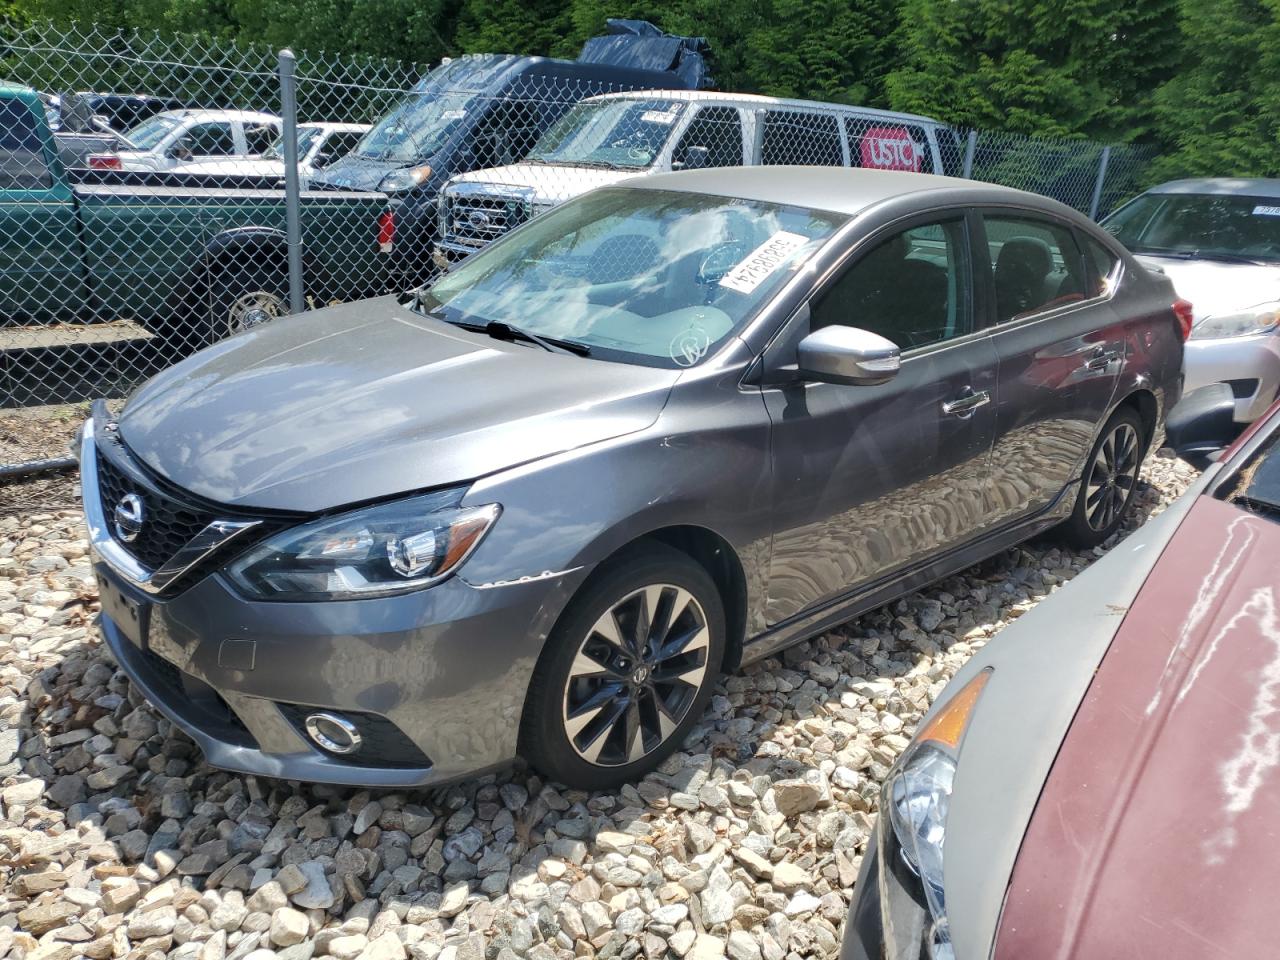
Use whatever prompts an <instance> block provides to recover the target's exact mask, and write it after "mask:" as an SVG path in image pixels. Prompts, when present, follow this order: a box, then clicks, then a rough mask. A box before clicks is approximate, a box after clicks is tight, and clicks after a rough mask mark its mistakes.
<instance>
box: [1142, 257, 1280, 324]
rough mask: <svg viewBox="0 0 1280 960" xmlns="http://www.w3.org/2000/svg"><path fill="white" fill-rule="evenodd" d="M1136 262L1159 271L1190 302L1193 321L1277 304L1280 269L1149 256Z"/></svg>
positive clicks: (1279, 290) (1266, 266)
mask: <svg viewBox="0 0 1280 960" xmlns="http://www.w3.org/2000/svg"><path fill="white" fill-rule="evenodd" d="M1138 259H1139V260H1140V261H1141V262H1142V263H1144V264H1147V265H1148V266H1154V267H1158V268H1159V269H1160V270H1161V271H1163V272H1164V275H1165V276H1167V277H1168V278H1169V279H1170V280H1172V281H1173V288H1174V289H1175V290H1176V291H1177V292H1178V296H1180V297H1182V298H1183V299H1185V300H1190V301H1191V306H1192V315H1193V316H1194V318H1195V319H1196V320H1200V319H1203V318H1204V317H1209V316H1215V315H1218V316H1221V315H1222V314H1224V313H1231V312H1233V311H1236V310H1247V309H1248V308H1249V307H1256V306H1257V305H1258V304H1260V303H1267V302H1268V301H1271V300H1280V266H1276V265H1271V264H1260V265H1255V264H1249V263H1219V262H1217V261H1214V260H1179V259H1177V258H1174V257H1155V256H1150V255H1148V254H1143V255H1142V256H1140V257H1138Z"/></svg>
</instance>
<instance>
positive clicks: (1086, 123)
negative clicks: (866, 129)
mask: <svg viewBox="0 0 1280 960" xmlns="http://www.w3.org/2000/svg"><path fill="white" fill-rule="evenodd" d="M1175 2H1176V0H1122V2H1118V0H1055V2H1048V0H949V2H941V3H940V2H938V0H903V2H902V6H901V10H900V16H901V20H902V29H901V33H900V36H899V45H900V50H901V66H900V67H899V68H898V69H896V70H894V71H893V72H892V73H890V75H889V78H888V82H887V86H888V93H889V103H890V105H891V106H893V107H894V108H896V109H902V110H912V111H915V112H919V113H925V114H929V115H931V116H939V117H945V118H946V119H948V120H949V121H950V122H952V123H956V124H962V125H966V126H978V127H984V128H988V129H1000V130H1010V131H1015V132H1018V133H1026V134H1035V135H1037V136H1048V137H1063V136H1080V135H1089V136H1092V137H1097V138H1100V139H1107V140H1132V139H1135V138H1138V137H1141V136H1142V135H1143V134H1144V133H1146V131H1147V124H1148V123H1149V120H1148V117H1149V115H1150V109H1151V107H1150V104H1151V96H1152V93H1153V91H1154V90H1155V88H1156V86H1158V85H1159V83H1160V82H1162V81H1163V80H1164V79H1165V78H1167V77H1168V76H1170V75H1171V74H1172V73H1173V70H1174V68H1175V67H1177V66H1179V65H1180V64H1179V60H1180V48H1179V43H1178V21H1177V16H1176V9H1175Z"/></svg>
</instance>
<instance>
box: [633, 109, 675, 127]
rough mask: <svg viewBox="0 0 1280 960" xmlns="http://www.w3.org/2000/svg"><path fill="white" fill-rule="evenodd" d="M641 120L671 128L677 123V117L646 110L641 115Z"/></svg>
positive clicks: (660, 111) (659, 111) (662, 112)
mask: <svg viewBox="0 0 1280 960" xmlns="http://www.w3.org/2000/svg"><path fill="white" fill-rule="evenodd" d="M640 119H641V120H643V121H644V122H645V123H661V124H665V125H668V126H669V125H671V124H673V123H675V122H676V115H675V114H674V113H666V112H665V111H662V110H646V111H645V112H644V113H642V114H640Z"/></svg>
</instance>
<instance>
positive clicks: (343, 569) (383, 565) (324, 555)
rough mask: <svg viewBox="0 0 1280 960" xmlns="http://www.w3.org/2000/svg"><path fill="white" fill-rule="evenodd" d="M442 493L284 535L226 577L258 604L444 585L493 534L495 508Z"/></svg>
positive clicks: (330, 519)
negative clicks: (463, 503)
mask: <svg viewBox="0 0 1280 960" xmlns="http://www.w3.org/2000/svg"><path fill="white" fill-rule="evenodd" d="M460 499H461V493H460V491H457V490H451V491H441V492H437V493H429V494H424V495H422V496H417V497H410V498H408V499H405V500H396V501H393V502H391V503H380V504H376V505H374V506H371V507H364V508H362V509H359V510H353V511H351V512H349V513H343V514H339V515H337V516H332V517H325V518H322V519H320V520H313V521H311V522H308V523H304V524H302V525H301V526H297V527H293V528H291V529H289V530H285V531H282V532H281V533H278V534H276V535H275V536H273V537H269V538H268V539H267V540H265V541H263V542H262V543H260V544H258V545H257V546H256V547H254V548H253V549H251V550H249V551H247V552H246V553H245V554H243V555H242V556H240V557H239V558H237V559H236V560H235V562H233V563H232V564H231V565H230V566H229V567H228V568H227V571H226V572H227V576H229V577H230V578H231V581H232V583H234V584H235V586H236V587H237V588H238V589H239V590H240V591H241V592H243V593H244V594H245V595H246V596H249V597H252V598H253V599H255V600H292V601H319V600H359V599H363V598H368V597H389V596H393V595H395V594H401V593H409V592H411V591H413V590H421V589H423V588H424V587H429V586H431V585H432V584H435V583H439V582H440V581H441V580H444V579H445V578H446V577H448V576H449V575H450V574H452V573H453V572H454V571H456V570H457V569H458V567H460V566H461V565H462V564H463V562H465V561H466V559H467V557H469V556H470V555H471V553H472V551H474V550H475V548H476V547H477V546H479V544H480V541H481V540H482V539H483V538H484V535H485V534H486V533H487V532H488V531H489V528H490V527H491V526H493V523H494V521H495V520H497V519H498V515H499V514H500V513H501V508H500V507H499V506H498V505H497V504H496V503H490V504H484V505H482V506H474V507H463V506H459V505H458V501H459V500H460Z"/></svg>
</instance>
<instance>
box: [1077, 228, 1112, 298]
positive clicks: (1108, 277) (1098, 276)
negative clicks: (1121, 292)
mask: <svg viewBox="0 0 1280 960" xmlns="http://www.w3.org/2000/svg"><path fill="white" fill-rule="evenodd" d="M1082 240H1083V244H1084V252H1085V256H1086V258H1088V261H1089V266H1091V267H1092V268H1093V270H1092V273H1091V275H1090V278H1089V284H1090V290H1091V292H1092V295H1093V296H1095V297H1104V296H1106V295H1107V294H1108V293H1110V292H1111V290H1112V287H1113V285H1114V284H1115V282H1116V274H1117V273H1118V271H1119V268H1120V258H1119V257H1118V256H1116V255H1115V254H1114V253H1112V252H1111V251H1110V250H1108V249H1107V248H1106V247H1104V246H1103V245H1102V244H1100V243H1099V242H1098V241H1097V240H1094V239H1093V238H1092V237H1089V236H1085V237H1083V238H1082Z"/></svg>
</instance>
